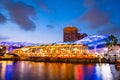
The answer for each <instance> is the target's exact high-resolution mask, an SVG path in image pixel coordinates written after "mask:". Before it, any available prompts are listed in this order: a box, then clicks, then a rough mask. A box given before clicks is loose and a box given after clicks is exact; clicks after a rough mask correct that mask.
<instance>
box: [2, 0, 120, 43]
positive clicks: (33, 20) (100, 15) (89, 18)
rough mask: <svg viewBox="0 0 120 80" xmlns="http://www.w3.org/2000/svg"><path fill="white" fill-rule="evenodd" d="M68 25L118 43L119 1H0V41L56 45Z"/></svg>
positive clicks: (119, 26) (119, 30) (119, 23)
mask: <svg viewBox="0 0 120 80" xmlns="http://www.w3.org/2000/svg"><path fill="white" fill-rule="evenodd" d="M68 25H73V26H75V27H77V28H78V29H79V33H87V34H88V35H93V34H114V35H115V36H117V38H118V39H119V43H120V0H0V41H19V42H34V43H53V42H59V41H63V28H64V27H66V26H68Z"/></svg>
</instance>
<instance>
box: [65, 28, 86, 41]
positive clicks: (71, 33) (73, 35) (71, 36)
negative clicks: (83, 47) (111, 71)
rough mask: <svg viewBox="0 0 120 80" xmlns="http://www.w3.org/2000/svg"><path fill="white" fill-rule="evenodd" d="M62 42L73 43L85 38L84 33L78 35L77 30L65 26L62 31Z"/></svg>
mask: <svg viewBox="0 0 120 80" xmlns="http://www.w3.org/2000/svg"><path fill="white" fill-rule="evenodd" d="M63 36H64V42H74V41H76V40H80V39H82V38H84V37H86V36H87V34H86V33H83V34H80V33H78V29H77V28H76V27H73V26H67V27H65V28H64V29H63Z"/></svg>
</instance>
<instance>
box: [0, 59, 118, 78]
mask: <svg viewBox="0 0 120 80" xmlns="http://www.w3.org/2000/svg"><path fill="white" fill-rule="evenodd" d="M119 76H120V72H119V71H117V70H116V69H115V66H114V65H113V64H72V63H44V62H30V61H18V62H12V61H0V80H119V79H120V77H119Z"/></svg>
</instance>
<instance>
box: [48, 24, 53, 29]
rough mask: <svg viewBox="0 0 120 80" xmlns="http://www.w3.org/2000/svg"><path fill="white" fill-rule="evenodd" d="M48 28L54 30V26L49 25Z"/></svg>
mask: <svg viewBox="0 0 120 80" xmlns="http://www.w3.org/2000/svg"><path fill="white" fill-rule="evenodd" d="M46 27H47V28H49V29H53V28H54V26H53V25H47V26H46Z"/></svg>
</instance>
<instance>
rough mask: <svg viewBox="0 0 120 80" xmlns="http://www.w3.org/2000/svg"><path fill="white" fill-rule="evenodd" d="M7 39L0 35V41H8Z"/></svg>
mask: <svg viewBox="0 0 120 80" xmlns="http://www.w3.org/2000/svg"><path fill="white" fill-rule="evenodd" d="M8 39H9V38H8V37H3V36H1V35H0V40H8Z"/></svg>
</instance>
